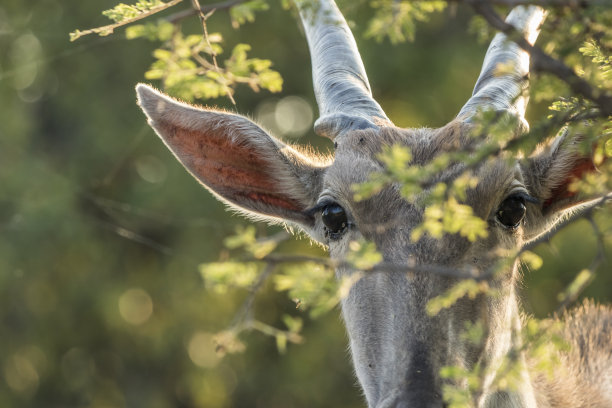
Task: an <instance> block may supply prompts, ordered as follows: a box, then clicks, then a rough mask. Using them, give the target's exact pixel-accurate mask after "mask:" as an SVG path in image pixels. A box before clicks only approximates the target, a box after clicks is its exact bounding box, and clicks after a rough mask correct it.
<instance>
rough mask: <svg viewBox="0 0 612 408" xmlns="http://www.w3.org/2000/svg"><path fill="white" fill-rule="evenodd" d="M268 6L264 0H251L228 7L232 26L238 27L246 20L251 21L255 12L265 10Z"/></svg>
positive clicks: (253, 19)
mask: <svg viewBox="0 0 612 408" xmlns="http://www.w3.org/2000/svg"><path fill="white" fill-rule="evenodd" d="M269 8H270V7H269V6H268V3H267V2H266V1H264V0H251V1H247V2H246V3H242V4H237V5H235V6H233V7H232V8H230V11H229V12H230V16H231V18H232V26H233V27H234V28H238V27H239V26H241V25H242V24H244V23H246V22H247V21H248V22H249V23H252V22H253V21H255V12H257V11H265V10H268V9H269Z"/></svg>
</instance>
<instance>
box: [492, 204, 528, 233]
mask: <svg viewBox="0 0 612 408" xmlns="http://www.w3.org/2000/svg"><path fill="white" fill-rule="evenodd" d="M526 211H527V207H525V198H524V197H521V196H510V197H508V198H506V199H505V200H504V201H503V202H502V203H501V205H500V206H499V208H498V209H497V213H496V214H495V216H496V217H497V220H498V221H499V222H501V223H502V224H503V225H504V226H506V227H508V228H511V229H515V228H517V227H518V226H519V224H520V223H521V221H522V220H523V218H524V217H525V212H526Z"/></svg>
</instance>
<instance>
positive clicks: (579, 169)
mask: <svg viewBox="0 0 612 408" xmlns="http://www.w3.org/2000/svg"><path fill="white" fill-rule="evenodd" d="M580 142H581V141H580V138H570V137H564V136H561V137H558V138H557V139H556V140H555V141H554V142H553V143H552V144H551V145H550V146H547V147H546V148H545V149H544V150H543V151H541V152H539V153H538V154H536V155H534V156H532V157H530V158H528V159H526V160H525V161H524V162H523V163H522V167H523V170H524V171H523V174H525V175H526V181H527V187H528V189H529V191H530V193H531V195H533V196H535V197H536V198H537V199H538V201H539V204H538V207H539V212H538V213H536V214H532V215H531V216H530V218H529V219H527V222H526V231H525V232H526V236H527V238H528V239H530V238H533V237H535V236H537V235H539V233H542V232H544V230H546V229H548V228H550V227H552V226H554V224H555V222H556V221H557V220H559V219H560V218H561V216H562V214H563V212H564V211H566V210H572V209H574V208H575V207H577V206H580V205H582V204H584V203H586V202H588V201H590V200H593V199H594V198H596V197H589V196H584V195H582V194H580V193H577V192H575V191H572V190H571V189H570V185H571V184H572V182H574V181H575V180H579V179H580V178H582V177H583V176H584V175H585V174H587V173H589V172H595V171H597V169H596V167H595V164H594V163H593V158H592V155H591V154H588V153H585V152H584V151H582V149H581V146H580Z"/></svg>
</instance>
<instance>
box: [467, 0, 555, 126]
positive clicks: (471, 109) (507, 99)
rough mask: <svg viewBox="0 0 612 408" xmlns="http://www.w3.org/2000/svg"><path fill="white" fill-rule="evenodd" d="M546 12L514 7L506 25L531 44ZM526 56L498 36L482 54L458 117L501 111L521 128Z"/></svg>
mask: <svg viewBox="0 0 612 408" xmlns="http://www.w3.org/2000/svg"><path fill="white" fill-rule="evenodd" d="M545 17H546V12H545V11H544V10H543V9H542V8H541V7H538V6H528V7H525V6H519V7H515V8H514V9H513V10H512V11H511V12H510V14H508V17H507V18H506V22H507V23H508V24H511V25H512V26H514V27H515V28H516V29H517V31H518V33H522V34H523V35H524V37H525V39H526V40H527V41H528V42H529V43H530V44H532V45H533V44H534V43H535V41H536V39H537V37H538V34H539V33H540V26H541V25H542V22H543V21H544V18H545ZM528 85H529V54H528V53H527V52H526V51H524V50H522V49H521V48H520V47H519V46H518V45H517V44H516V43H514V42H513V41H510V40H509V39H508V38H507V36H506V35H505V34H503V33H498V34H497V35H496V36H495V38H493V41H492V42H491V45H489V49H488V50H487V53H486V55H485V59H484V62H483V65H482V70H481V71H480V76H479V77H478V81H477V82H476V86H475V87H474V92H473V93H472V97H471V98H470V99H469V100H468V101H467V103H466V104H465V105H464V106H463V108H462V109H461V111H460V112H459V115H457V116H458V117H459V118H464V119H466V120H469V119H470V118H471V117H472V116H473V115H474V114H475V113H476V112H477V111H478V109H493V110H496V111H505V112H508V113H510V114H513V115H515V116H517V117H518V119H519V120H520V121H521V123H522V124H523V125H524V126H525V129H528V128H529V125H528V124H527V121H526V120H525V109H526V108H527V103H528V102H529V95H528V93H527V88H528Z"/></svg>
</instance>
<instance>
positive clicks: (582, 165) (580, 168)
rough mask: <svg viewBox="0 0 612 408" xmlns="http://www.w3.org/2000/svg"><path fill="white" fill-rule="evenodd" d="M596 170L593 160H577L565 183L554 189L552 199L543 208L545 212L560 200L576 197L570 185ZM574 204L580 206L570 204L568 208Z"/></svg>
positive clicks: (551, 193)
mask: <svg viewBox="0 0 612 408" xmlns="http://www.w3.org/2000/svg"><path fill="white" fill-rule="evenodd" d="M595 170H596V167H595V165H594V164H593V160H592V159H591V158H584V159H580V160H577V161H576V162H575V163H574V167H573V168H572V170H571V171H570V172H569V173H568V174H567V177H566V178H565V180H564V181H563V183H561V184H559V185H558V186H557V187H556V188H554V189H553V190H552V191H551V192H550V197H549V198H548V200H546V201H545V202H544V205H543V207H542V208H543V210H546V209H548V208H549V207H550V206H551V205H553V204H555V203H556V202H558V201H560V200H563V199H565V198H570V197H573V196H575V195H576V193H575V192H573V191H570V190H569V185H570V184H571V183H572V182H573V181H574V180H577V179H581V178H582V176H584V175H585V174H586V173H590V172H593V171H595ZM574 204H578V203H571V204H568V205H567V207H570V206H571V205H574ZM561 209H563V208H559V210H561Z"/></svg>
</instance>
